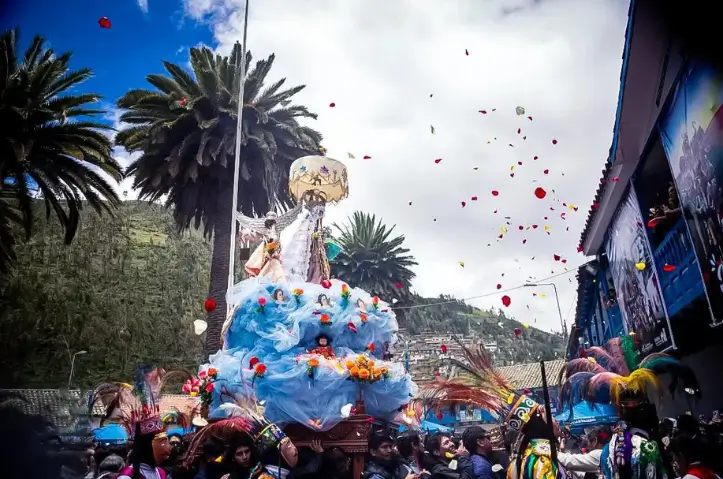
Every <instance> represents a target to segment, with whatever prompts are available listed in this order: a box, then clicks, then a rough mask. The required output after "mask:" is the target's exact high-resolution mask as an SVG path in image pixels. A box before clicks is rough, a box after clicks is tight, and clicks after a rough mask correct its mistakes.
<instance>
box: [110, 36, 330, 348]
mask: <svg viewBox="0 0 723 479" xmlns="http://www.w3.org/2000/svg"><path fill="white" fill-rule="evenodd" d="M190 55H191V67H192V69H193V73H192V74H191V73H189V72H187V71H186V70H184V69H183V68H181V67H180V66H178V65H175V64H173V63H169V62H164V66H165V68H166V71H167V72H168V74H169V75H170V76H166V75H148V76H147V80H148V82H149V83H150V84H151V85H153V86H154V87H155V90H154V91H151V90H131V91H129V92H128V93H127V94H126V95H125V96H123V97H122V98H120V99H119V100H118V106H119V107H120V108H123V109H127V111H126V112H125V113H123V115H122V116H121V120H122V121H123V122H125V123H129V124H131V126H129V127H128V128H125V129H124V130H122V131H121V132H119V133H118V135H117V136H116V142H117V143H118V144H119V145H122V146H124V147H125V148H126V149H127V150H128V151H131V152H134V151H139V152H142V155H141V156H140V157H139V158H138V159H137V160H136V161H135V162H134V163H133V164H131V165H130V167H129V168H128V170H127V175H128V176H133V177H134V187H135V188H137V189H138V190H139V192H140V198H142V199H146V200H149V201H156V200H159V199H161V198H163V197H165V196H166V195H167V199H166V204H167V206H172V207H173V216H174V220H175V222H176V225H177V226H178V228H179V229H180V230H185V229H188V228H190V227H192V226H193V227H194V228H200V227H201V226H203V231H204V234H205V235H206V237H211V236H213V260H212V266H211V279H210V281H209V283H210V284H209V291H208V296H209V297H210V298H213V299H215V300H216V304H217V307H216V309H215V310H214V311H211V312H210V313H209V314H208V315H207V321H208V330H207V332H206V346H205V352H206V354H210V353H212V352H214V351H216V350H218V348H219V346H220V345H221V328H222V325H223V322H224V320H225V317H226V299H225V297H226V290H227V286H228V285H227V281H228V273H229V247H230V241H231V228H232V220H231V218H232V216H231V210H232V202H233V191H232V190H233V172H234V149H235V141H236V127H237V107H238V86H239V77H240V74H241V72H242V71H243V68H242V67H243V64H242V60H243V59H242V57H243V54H242V51H241V45H239V44H238V43H237V44H236V45H235V46H234V48H233V50H232V52H231V55H230V56H228V57H223V56H220V55H214V54H213V52H212V51H211V50H210V49H208V48H206V47H203V48H192V49H191V51H190ZM251 61H252V57H251V53H247V54H246V61H245V64H246V65H250V64H251ZM273 63H274V55H271V56H270V57H269V58H267V59H266V60H261V61H258V62H257V63H256V65H255V67H254V68H253V69H251V70H250V71H249V72H248V74H247V75H246V77H245V79H244V98H243V122H242V125H241V134H242V138H241V145H242V149H241V160H240V168H241V171H240V179H239V181H240V184H239V190H238V204H239V209H240V210H241V211H242V212H243V214H245V215H247V216H254V215H256V216H258V215H263V214H265V213H267V212H268V211H269V210H271V209H273V208H275V207H280V208H285V207H290V206H293V204H294V199H293V198H292V197H291V196H290V194H289V190H288V175H289V167H290V166H291V163H292V162H293V161H294V160H295V159H297V158H298V157H300V156H304V155H308V154H312V153H317V152H318V151H319V148H320V142H321V139H322V138H321V134H320V133H318V132H317V131H315V130H313V129H311V128H309V127H306V126H302V125H301V124H299V122H298V120H299V119H302V118H314V119H315V118H316V115H315V114H313V113H310V112H309V110H308V109H307V108H306V107H304V106H294V105H291V106H287V105H289V103H290V102H291V98H292V97H293V96H294V95H295V94H296V93H298V92H300V91H301V90H302V89H303V88H304V86H296V87H293V88H289V89H286V90H282V89H281V88H282V86H283V85H284V83H285V79H281V80H279V81H277V82H276V83H274V84H272V85H271V86H270V87H268V88H266V89H265V90H263V86H264V82H265V81H266V76H267V75H268V73H269V71H270V70H271V67H272V65H273Z"/></svg>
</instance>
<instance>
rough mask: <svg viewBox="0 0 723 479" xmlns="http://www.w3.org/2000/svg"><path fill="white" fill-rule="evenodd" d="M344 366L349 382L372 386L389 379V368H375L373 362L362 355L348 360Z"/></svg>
mask: <svg viewBox="0 0 723 479" xmlns="http://www.w3.org/2000/svg"><path fill="white" fill-rule="evenodd" d="M344 365H345V366H346V369H347V371H348V372H349V380H351V381H354V382H358V383H365V384H372V383H375V382H377V381H379V380H381V379H386V378H388V377H389V368H387V367H386V366H381V367H376V363H375V362H374V360H373V359H369V358H368V357H366V356H364V355H359V356H357V357H356V359H349V360H347V361H346V363H345V364H344Z"/></svg>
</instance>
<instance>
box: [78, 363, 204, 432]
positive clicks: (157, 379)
mask: <svg viewBox="0 0 723 479" xmlns="http://www.w3.org/2000/svg"><path fill="white" fill-rule="evenodd" d="M186 377H192V375H191V374H190V373H189V372H188V371H185V370H173V371H170V372H169V373H166V372H165V371H164V370H163V369H157V368H153V367H149V366H145V367H140V368H138V369H136V371H135V375H134V383H133V385H131V384H127V383H121V382H106V383H102V384H100V385H98V386H97V387H96V388H95V389H94V390H93V391H92V392H91V393H90V397H89V398H88V409H89V414H92V411H93V408H94V407H95V405H96V404H97V403H98V402H99V401H100V402H101V404H103V406H104V407H105V415H104V417H103V420H106V421H113V422H118V423H120V424H122V425H123V426H124V427H125V428H126V430H127V432H128V436H129V437H131V438H132V437H133V436H134V435H135V434H136V430H137V429H139V430H140V435H142V436H145V435H150V434H153V435H155V434H159V433H161V432H163V429H164V424H163V421H162V419H161V404H160V401H161V391H162V389H163V386H164V385H165V384H166V383H167V382H168V381H170V380H172V379H174V378H180V379H184V378H186Z"/></svg>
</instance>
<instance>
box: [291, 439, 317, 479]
mask: <svg viewBox="0 0 723 479" xmlns="http://www.w3.org/2000/svg"><path fill="white" fill-rule="evenodd" d="M302 451H303V452H305V453H306V454H303V455H302V454H299V461H298V464H297V465H296V467H295V468H294V469H293V473H292V475H293V476H294V479H308V478H315V477H316V476H317V474H318V473H319V470H320V469H321V466H322V462H323V459H324V447H323V446H322V445H321V441H320V440H319V439H314V440H312V441H311V445H310V446H309V448H308V449H304V450H302ZM309 453H310V454H309Z"/></svg>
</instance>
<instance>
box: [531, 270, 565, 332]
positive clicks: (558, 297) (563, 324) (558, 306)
mask: <svg viewBox="0 0 723 479" xmlns="http://www.w3.org/2000/svg"><path fill="white" fill-rule="evenodd" d="M524 286H525V287H526V288H536V287H538V286H552V289H554V290H555V301H556V302H557V314H558V315H559V316H560V327H562V337H563V338H564V340H565V342H567V325H566V324H565V320H564V319H562V310H561V309H560V296H558V294H557V286H555V283H527V284H525V285H524Z"/></svg>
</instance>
